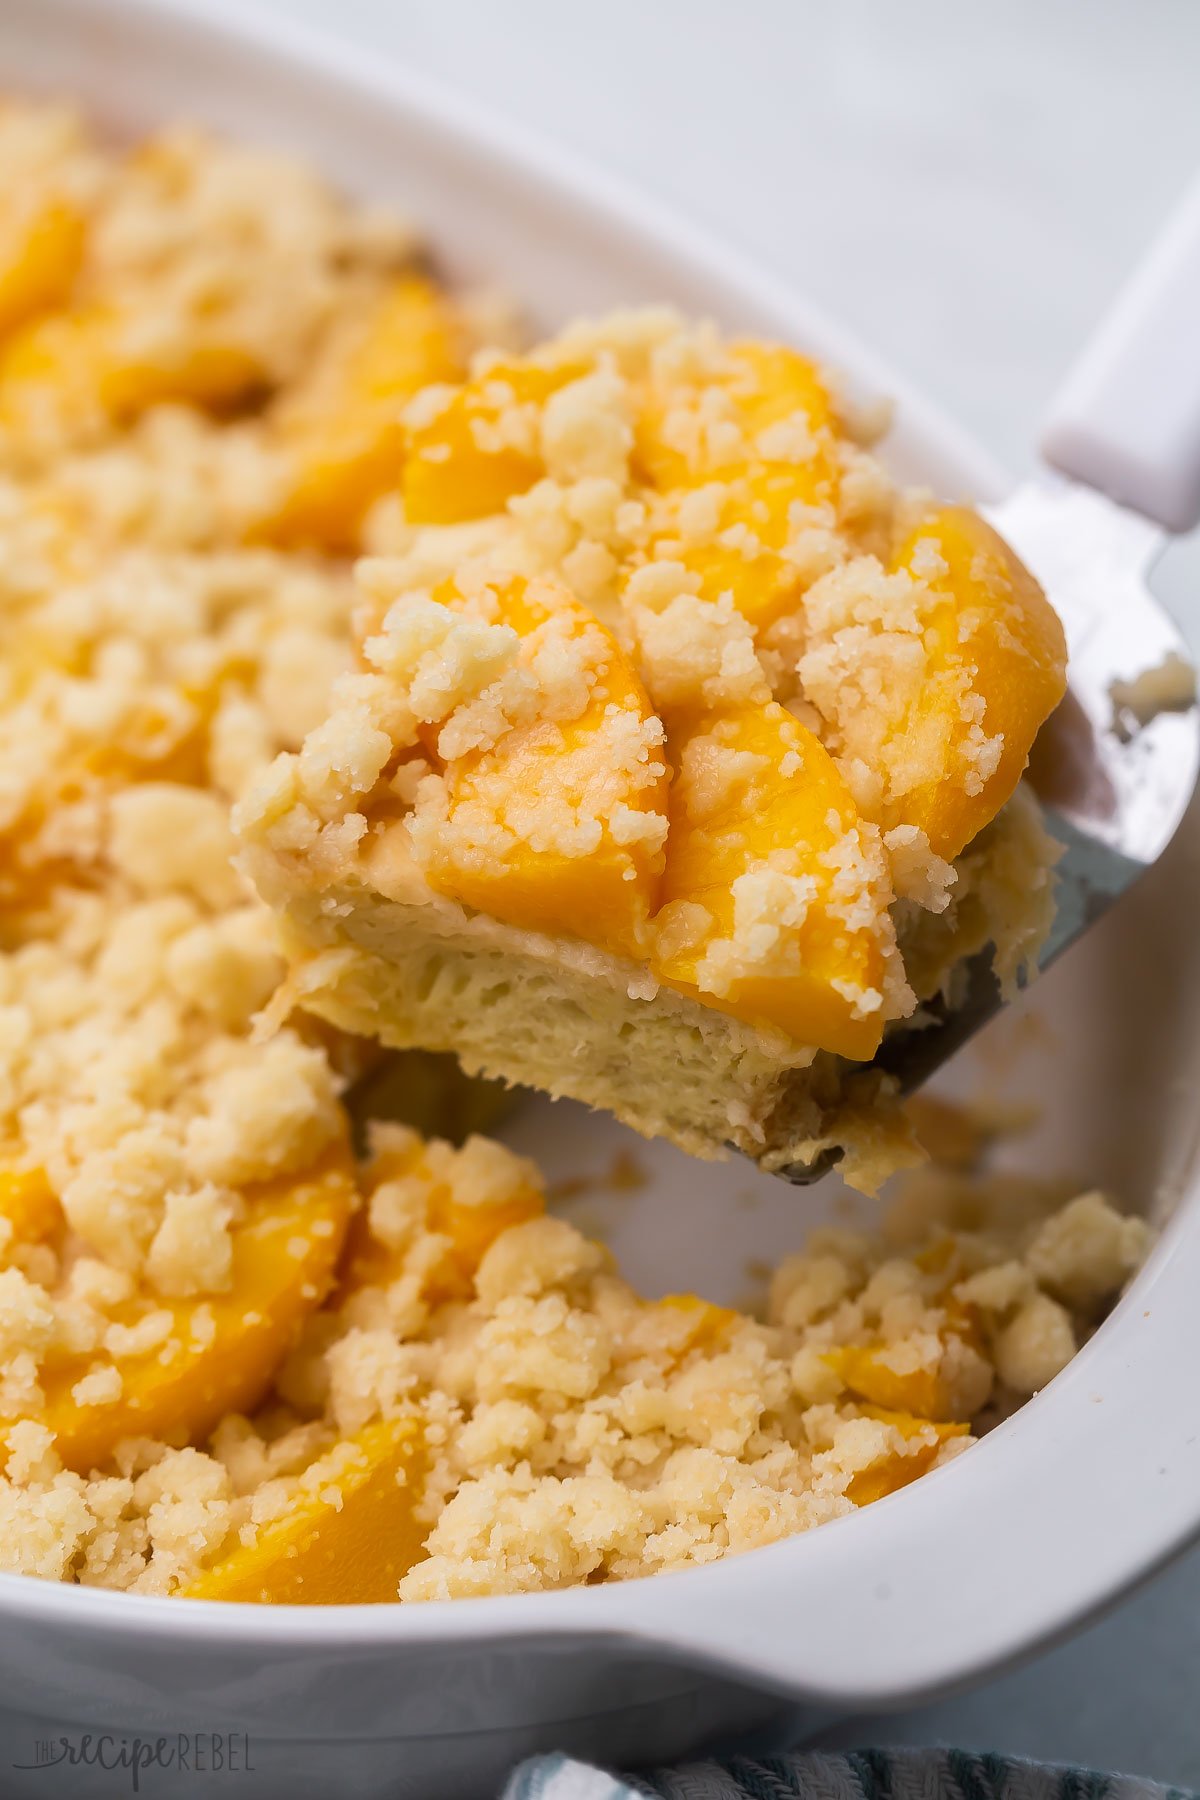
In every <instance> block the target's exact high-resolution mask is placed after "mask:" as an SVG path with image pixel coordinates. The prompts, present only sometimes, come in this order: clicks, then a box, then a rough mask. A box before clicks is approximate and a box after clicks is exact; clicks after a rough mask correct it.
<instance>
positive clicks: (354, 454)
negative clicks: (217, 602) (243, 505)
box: [267, 275, 462, 551]
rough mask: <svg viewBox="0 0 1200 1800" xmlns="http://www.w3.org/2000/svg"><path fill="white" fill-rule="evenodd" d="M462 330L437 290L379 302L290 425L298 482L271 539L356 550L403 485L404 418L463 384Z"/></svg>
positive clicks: (415, 287) (412, 282)
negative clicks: (433, 390)
mask: <svg viewBox="0 0 1200 1800" xmlns="http://www.w3.org/2000/svg"><path fill="white" fill-rule="evenodd" d="M459 335H460V334H459V330H458V326H457V324H456V321H455V318H454V315H453V313H452V311H451V309H450V307H449V306H448V305H447V303H446V301H445V300H444V299H443V298H442V296H441V295H440V294H439V292H438V290H437V289H436V288H435V287H434V285H433V284H432V282H429V281H426V280H425V279H424V278H422V277H421V276H416V275H406V276H403V277H401V278H400V279H399V280H398V281H396V282H395V283H394V284H393V286H392V287H391V288H390V289H389V290H388V291H387V292H386V293H385V294H383V295H382V296H381V297H380V299H379V300H378V301H377V302H376V304H375V306H374V308H373V310H372V312H371V315H370V317H369V318H368V319H367V320H366V322H365V325H364V328H363V331H362V334H361V336H360V337H359V339H358V341H357V342H356V343H355V344H354V345H353V347H352V349H351V351H350V352H349V354H348V355H346V356H345V358H344V359H343V360H342V362H341V366H340V367H339V368H338V369H336V370H335V371H334V372H333V374H332V377H328V378H325V379H322V378H321V377H320V376H318V378H317V381H316V382H315V384H314V390H313V393H312V395H311V397H310V396H306V395H301V396H299V397H298V398H297V402H296V405H295V409H294V411H292V412H290V413H289V415H288V416H287V417H286V418H284V419H283V420H281V427H280V428H281V432H282V436H283V439H284V443H285V445H286V446H287V447H288V450H289V453H290V457H291V460H292V463H293V468H294V473H293V476H292V479H291V485H290V488H289V491H288V494H287V498H286V500H285V502H284V504H283V507H282V509H281V511H280V513H279V515H278V517H277V518H276V519H275V520H274V521H273V522H272V524H271V525H270V526H269V527H268V528H267V535H269V536H271V537H272V538H274V539H276V540H278V541H281V542H286V543H306V544H315V545H319V546H320V547H321V548H323V549H326V550H333V551H344V550H352V549H354V548H355V547H356V545H357V541H358V530H359V526H360V524H361V522H362V518H363V515H364V513H365V512H366V511H367V509H368V507H370V505H371V504H372V502H373V501H375V500H377V499H378V498H379V496H380V495H381V494H383V493H386V492H387V491H389V490H390V489H393V488H395V487H396V486H397V485H398V483H399V481H400V474H401V470H402V468H403V464H404V457H405V451H406V437H407V434H406V432H405V429H404V426H403V424H402V423H401V413H402V411H403V409H404V405H405V403H406V401H408V400H411V398H412V397H413V395H414V394H416V393H417V392H419V390H420V389H421V388H424V387H427V386H429V385H430V384H431V383H434V382H446V381H455V380H457V379H458V377H459V376H460V375H461V374H462V364H461V359H460V349H459Z"/></svg>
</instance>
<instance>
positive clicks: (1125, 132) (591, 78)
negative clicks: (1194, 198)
mask: <svg viewBox="0 0 1200 1800" xmlns="http://www.w3.org/2000/svg"><path fill="white" fill-rule="evenodd" d="M0 3H2V0H0ZM254 3H255V4H256V5H257V6H258V7H260V8H266V7H268V6H271V7H273V8H277V9H279V10H281V11H286V12H287V13H289V14H291V15H292V16H294V17H299V18H303V19H306V20H308V21H310V22H312V23H320V24H322V25H324V26H326V27H327V28H329V29H333V30H337V31H340V32H342V33H344V34H346V35H348V36H352V37H353V38H355V39H357V40H358V41H359V42H360V43H362V44H367V45H371V46H375V47H378V48H379V49H380V50H381V51H383V52H386V53H388V54H392V55H395V56H398V57H400V58H402V59H404V60H406V61H408V62H409V63H411V64H413V65H414V66H416V67H418V68H420V69H422V70H424V71H426V72H428V73H431V74H435V75H438V76H440V77H443V78H444V79H446V80H449V81H452V82H454V83H455V84H456V85H457V86H458V87H459V88H460V89H462V90H465V91H466V92H468V93H470V94H474V95H477V96H478V97H479V98H480V100H481V101H483V102H485V103H486V104H487V106H488V107H489V108H491V109H494V110H495V109H499V110H503V111H506V112H508V113H510V114H512V115H515V116H517V117H519V118H521V119H522V120H524V121H525V122H526V123H527V124H529V125H531V126H535V127H537V128H539V129H541V130H543V131H544V132H546V133H547V134H549V135H550V136H551V137H552V138H554V139H556V140H557V141H558V142H561V143H563V144H567V145H570V146H571V148H573V149H575V150H578V151H583V152H585V153H587V154H588V155H590V156H591V157H592V158H593V159H594V160H596V161H599V162H602V163H604V164H606V165H607V166H608V167H610V168H611V169H614V170H617V171H619V172H620V173H622V174H624V175H625V176H627V177H630V178H632V179H633V180H634V181H636V182H637V183H639V184H640V185H643V186H644V187H645V188H647V189H649V190H652V191H654V192H655V193H656V194H657V195H658V196H660V197H663V198H666V199H667V200H669V201H671V202H673V203H675V204H677V205H678V206H679V207H680V208H681V209H682V210H685V211H687V212H688V213H690V214H692V215H693V216H694V217H696V218H698V219H700V220H701V221H703V222H704V223H706V224H708V225H709V226H711V227H713V228H714V229H715V230H716V231H718V232H719V233H721V234H722V235H723V236H724V237H725V238H727V239H729V240H732V241H736V242H737V243H739V244H740V245H741V246H742V247H743V248H745V249H748V250H750V251H752V252H753V253H754V254H755V255H756V256H757V257H758V258H759V260H761V261H764V262H766V263H769V264H771V265H773V266H774V268H775V269H776V270H778V271H780V272H781V273H783V274H784V275H786V276H787V277H788V278H790V279H791V280H792V281H794V282H795V283H796V284H797V285H798V286H800V287H802V288H804V289H805V290H807V291H808V292H809V293H811V294H812V295H813V296H814V297H815V298H816V299H818V300H819V301H820V302H821V303H822V304H823V305H824V306H825V307H826V309H827V310H829V311H830V312H833V313H835V314H837V315H840V316H841V317H842V318H843V319H844V320H845V321H846V322H847V323H848V324H850V325H851V326H853V327H854V328H855V329H856V330H857V332H858V333H859V335H860V336H862V337H863V338H865V339H867V340H868V341H870V342H872V343H873V344H874V345H875V346H876V347H877V348H878V349H879V351H881V352H882V353H883V354H884V355H885V356H886V357H887V358H888V359H889V360H890V361H891V362H892V363H894V364H895V365H896V366H897V367H898V368H900V369H903V370H904V371H906V372H907V373H908V374H909V375H910V376H911V377H912V378H913V379H914V380H915V381H917V382H918V383H920V384H922V385H924V386H925V387H926V388H927V389H928V391H929V392H930V393H931V394H933V395H934V396H935V397H936V398H938V399H939V400H941V401H942V403H943V404H944V405H946V406H947V407H948V408H949V409H950V410H951V411H952V412H954V413H955V414H957V416H958V418H959V419H960V420H961V421H962V423H963V424H965V425H966V426H968V427H970V428H971V429H972V430H973V431H974V432H975V433H976V434H977V435H978V436H979V437H980V438H981V439H982V440H983V441H984V442H985V443H986V444H988V445H989V446H990V447H991V448H992V449H993V450H994V451H995V452H997V453H998V454H999V455H1000V456H1001V457H1002V458H1004V459H1006V460H1007V461H1008V462H1009V463H1010V464H1011V465H1012V466H1013V468H1014V469H1018V470H1019V469H1020V468H1021V467H1023V466H1024V465H1025V464H1026V463H1027V462H1028V460H1029V458H1030V455H1031V453H1032V445H1033V441H1034V433H1035V425H1036V420H1037V418H1038V416H1039V413H1040V411H1041V410H1042V408H1043V406H1044V405H1045V402H1046V401H1047V399H1048V397H1049V395H1050V393H1051V391H1052V389H1053V386H1054V383H1055V380H1056V377H1057V376H1058V375H1059V374H1060V373H1061V372H1062V371H1063V370H1064V368H1065V366H1066V363H1067V361H1068V360H1069V358H1070V356H1071V353H1072V350H1073V348H1074V347H1075V346H1077V345H1078V344H1079V343H1080V342H1081V341H1082V338H1083V336H1084V334H1085V333H1086V331H1087V329H1088V326H1089V323H1090V322H1091V321H1092V320H1093V319H1094V318H1095V317H1096V315H1097V313H1098V312H1099V310H1100V309H1101V307H1102V306H1103V304H1104V302H1105V300H1106V299H1107V298H1108V296H1109V295H1110V294H1111V293H1112V292H1113V290H1114V289H1115V287H1116V286H1117V284H1118V283H1119V281H1120V279H1121V277H1122V275H1123V274H1124V272H1125V271H1126V270H1127V269H1128V267H1129V266H1130V264H1131V262H1132V260H1133V259H1134V258H1135V257H1136V255H1137V252H1138V250H1139V247H1140V246H1141V245H1142V244H1143V243H1144V242H1145V241H1146V239H1147V237H1148V236H1149V234H1150V233H1151V232H1152V230H1153V228H1154V226H1155V225H1156V224H1157V222H1158V221H1159V220H1160V219H1161V218H1162V217H1163V215H1164V214H1165V212H1166V211H1167V209H1168V208H1169V206H1170V204H1171V201H1172V199H1173V197H1174V196H1175V195H1176V194H1177V193H1178V192H1179V191H1180V189H1181V188H1182V187H1183V186H1184V184H1185V182H1186V180H1187V177H1188V175H1189V174H1190V172H1191V171H1192V170H1193V169H1194V168H1196V167H1197V166H1200V4H1197V3H1196V0H1004V3H1003V4H993V5H991V6H989V7H986V8H985V7H983V6H981V5H979V4H975V5H972V4H969V0H907V3H906V4H897V3H896V0H606V3H605V4H604V5H603V7H597V6H585V5H583V4H582V3H581V0H575V3H574V4H572V3H571V0H336V4H334V3H333V0H254ZM649 297H650V296H648V298H649ZM1197 313H1198V328H1200V304H1198V308H1197ZM1161 590H1162V592H1163V593H1164V595H1165V596H1166V597H1167V598H1168V599H1169V601H1170V602H1171V604H1172V605H1173V606H1174V607H1175V608H1176V610H1177V611H1178V612H1179V614H1180V616H1181V617H1182V618H1183V619H1184V620H1185V623H1186V624H1187V626H1188V628H1189V630H1190V632H1191V636H1192V641H1193V644H1194V645H1197V646H1198V647H1200V554H1198V553H1197V547H1196V545H1195V544H1192V545H1191V546H1189V547H1187V548H1186V549H1177V550H1175V551H1173V552H1172V553H1171V556H1170V557H1169V558H1168V561H1167V564H1166V566H1165V568H1164V571H1163V577H1162V582H1161ZM1113 1455H1114V1458H1115V1457H1119V1455H1120V1445H1119V1444H1114V1446H1113ZM1198 1692H1200V1554H1194V1555H1193V1556H1192V1557H1191V1558H1190V1559H1189V1560H1187V1561H1185V1562H1183V1563H1182V1564H1180V1565H1178V1566H1177V1567H1176V1568H1175V1569H1173V1570H1171V1571H1169V1572H1168V1573H1167V1574H1166V1575H1164V1576H1162V1577H1160V1579H1159V1580H1158V1582H1157V1583H1156V1584H1155V1585H1154V1586H1152V1587H1151V1588H1150V1589H1148V1590H1147V1591H1146V1592H1145V1593H1144V1594H1142V1595H1141V1596H1140V1597H1138V1598H1136V1599H1135V1600H1133V1601H1131V1602H1129V1603H1127V1604H1126V1605H1125V1606H1124V1607H1123V1608H1121V1610H1120V1611H1119V1612H1118V1613H1116V1614H1115V1615H1114V1616H1113V1617H1111V1618H1110V1619H1109V1620H1108V1621H1106V1622H1105V1623H1104V1624H1102V1625H1100V1626H1097V1627H1094V1628H1093V1629H1092V1630H1091V1631H1090V1632H1088V1633H1087V1634H1085V1635H1084V1636H1083V1637H1081V1638H1078V1639H1076V1640H1075V1641H1074V1642H1073V1643H1071V1644H1069V1645H1067V1646H1065V1647H1064V1648H1062V1649H1060V1650H1058V1651H1055V1652H1052V1653H1051V1654H1050V1655H1048V1656H1046V1657H1044V1658H1043V1659H1042V1660H1041V1661H1039V1662H1038V1663H1037V1664H1036V1665H1034V1666H1032V1667H1030V1668H1028V1669H1025V1670H1023V1671H1020V1672H1018V1673H1016V1674H1013V1675H1011V1676H1008V1677H1006V1678H1004V1679H1001V1680H999V1681H996V1682H993V1683H991V1684H990V1685H989V1686H987V1687H985V1688H983V1689H981V1690H978V1691H976V1692H975V1693H973V1694H970V1695H967V1696H964V1697H962V1698H960V1699H958V1700H955V1701H950V1702H944V1703H941V1704H939V1705H937V1706H933V1707H930V1708H928V1709H926V1710H923V1711H921V1712H914V1713H911V1714H908V1715H904V1716H902V1717H899V1718H893V1719H889V1720H886V1721H871V1722H867V1723H866V1724H865V1725H862V1726H858V1727H856V1728H855V1730H854V1732H853V1733H851V1734H850V1735H849V1738H848V1740H847V1741H867V1740H868V1739H873V1740H874V1741H877V1742H878V1741H887V1740H893V1741H894V1740H897V1739H903V1740H907V1741H910V1742H922V1741H925V1742H928V1741H932V1740H934V1739H937V1740H941V1741H952V1742H955V1743H959V1744H963V1745H968V1746H972V1747H979V1748H987V1749H995V1750H1000V1751H1006V1752H1016V1753H1023V1754H1027V1755H1033V1756H1042V1757H1051V1758H1057V1759H1063V1760H1072V1761H1078V1762H1083V1763H1088V1764H1091V1765H1092V1766H1094V1767H1100V1768H1110V1769H1126V1770H1130V1771H1133V1772H1136V1773H1139V1774H1145V1775H1154V1776H1157V1777H1158V1778H1159V1779H1161V1780H1164V1781H1173V1782H1177V1783H1180V1784H1188V1785H1195V1786H1198V1787H1200V1703H1198Z"/></svg>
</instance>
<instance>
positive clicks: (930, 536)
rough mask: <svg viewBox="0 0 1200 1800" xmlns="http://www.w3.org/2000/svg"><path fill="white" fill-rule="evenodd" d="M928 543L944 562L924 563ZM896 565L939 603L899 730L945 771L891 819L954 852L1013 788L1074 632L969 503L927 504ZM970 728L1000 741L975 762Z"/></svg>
mask: <svg viewBox="0 0 1200 1800" xmlns="http://www.w3.org/2000/svg"><path fill="white" fill-rule="evenodd" d="M931 551H932V552H934V553H936V559H937V561H936V563H935V564H934V566H933V570H932V572H930V573H928V574H926V573H925V569H926V566H927V564H928V562H929V558H930V552H931ZM896 566H897V567H898V568H902V569H910V570H911V569H916V570H919V571H921V573H922V574H924V575H925V579H926V580H927V582H928V585H929V587H930V589H931V591H932V594H933V595H934V598H935V605H934V608H933V611H932V614H931V615H930V616H929V618H928V621H927V624H926V629H925V646H926V655H927V658H928V663H927V672H926V678H925V680H924V682H923V684H922V689H921V694H920V698H919V699H918V701H917V702H916V704H915V705H914V706H912V707H911V708H909V709H908V712H907V716H906V717H905V718H904V719H903V720H902V721H900V722H898V723H897V725H896V727H895V729H894V731H893V732H892V734H891V735H892V739H893V742H895V743H899V742H901V741H903V744H904V750H905V754H906V756H910V755H913V754H914V752H915V754H916V755H917V756H918V757H919V758H920V760H921V761H922V762H928V761H936V762H937V763H938V764H940V765H941V766H942V768H943V772H942V773H941V774H940V775H938V776H937V777H935V778H933V779H930V780H928V781H925V782H923V783H921V784H920V785H919V786H916V787H913V788H911V789H910V790H909V791H908V792H907V793H906V794H904V795H903V796H902V797H901V798H900V799H899V801H898V802H896V803H895V804H894V807H893V811H892V814H890V815H889V817H888V820H887V823H888V824H889V825H897V824H905V825H916V826H919V827H920V829H921V830H922V831H924V832H925V833H926V835H927V837H928V839H929V842H930V844H931V846H932V848H933V849H934V851H935V852H936V853H937V854H938V855H939V856H944V857H946V858H947V859H948V860H953V858H954V857H955V856H957V855H958V854H959V852H960V851H961V850H962V849H964V847H965V846H966V845H967V844H969V843H970V842H971V840H972V839H973V838H975V837H977V836H978V834H979V833H980V832H981V831H982V830H983V828H984V826H985V825H987V824H988V823H989V822H990V820H992V819H993V818H995V816H996V814H997V813H998V812H999V810H1000V808H1001V807H1002V806H1003V805H1004V803H1005V801H1006V800H1007V799H1008V798H1009V796H1010V795H1011V794H1012V792H1013V789H1014V788H1015V787H1016V785H1017V783H1018V781H1019V780H1020V779H1021V775H1022V773H1023V771H1024V768H1025V764H1026V762H1027V761H1028V758H1029V752H1030V749H1031V748H1032V746H1033V740H1034V738H1035V737H1036V736H1037V733H1038V730H1039V728H1040V726H1041V725H1042V724H1043V722H1044V721H1045V719H1046V718H1047V717H1048V716H1049V714H1050V713H1051V712H1053V710H1054V708H1055V707H1056V706H1057V705H1058V702H1059V701H1060V700H1061V699H1062V697H1063V694H1064V693H1065V692H1066V661H1067V646H1066V639H1065V637H1064V635H1063V628H1062V624H1061V622H1060V620H1059V618H1058V615H1057V613H1055V611H1054V609H1053V608H1052V607H1051V605H1050V603H1049V601H1048V600H1047V599H1046V596H1045V595H1044V594H1043V592H1042V590H1041V588H1040V587H1039V586H1038V584H1037V582H1036V581H1035V580H1034V579H1033V576H1032V575H1030V573H1029V571H1028V570H1027V569H1026V568H1025V567H1024V565H1023V564H1022V563H1021V562H1020V561H1019V560H1018V558H1017V557H1016V555H1015V554H1014V553H1013V551H1012V550H1010V549H1009V547H1008V545H1007V544H1006V543H1005V542H1004V540H1003V539H1002V538H1000V537H999V536H998V535H997V534H996V532H994V531H993V530H992V528H991V526H990V525H987V524H985V523H984V521H983V520H982V519H981V518H980V517H979V516H978V515H977V514H976V513H973V512H970V511H969V510H968V509H967V508H966V507H961V506H948V507H943V508H941V509H940V510H938V511H936V512H933V513H931V514H930V515H929V516H928V517H927V518H926V519H924V520H923V521H922V522H921V523H920V524H919V525H917V526H916V528H915V529H914V530H913V531H912V532H911V533H910V535H909V537H908V539H907V540H906V542H905V543H904V544H903V545H902V546H901V549H900V551H899V554H898V556H897V558H896ZM973 727H974V728H977V729H978V730H981V731H982V733H983V734H984V735H985V737H986V738H987V740H989V742H990V743H991V745H992V746H993V748H992V749H991V750H990V751H989V752H987V753H986V756H987V760H986V761H985V763H983V764H980V765H979V766H977V767H972V762H971V748H970V741H971V738H972V735H973ZM989 763H990V766H988V764H989Z"/></svg>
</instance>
